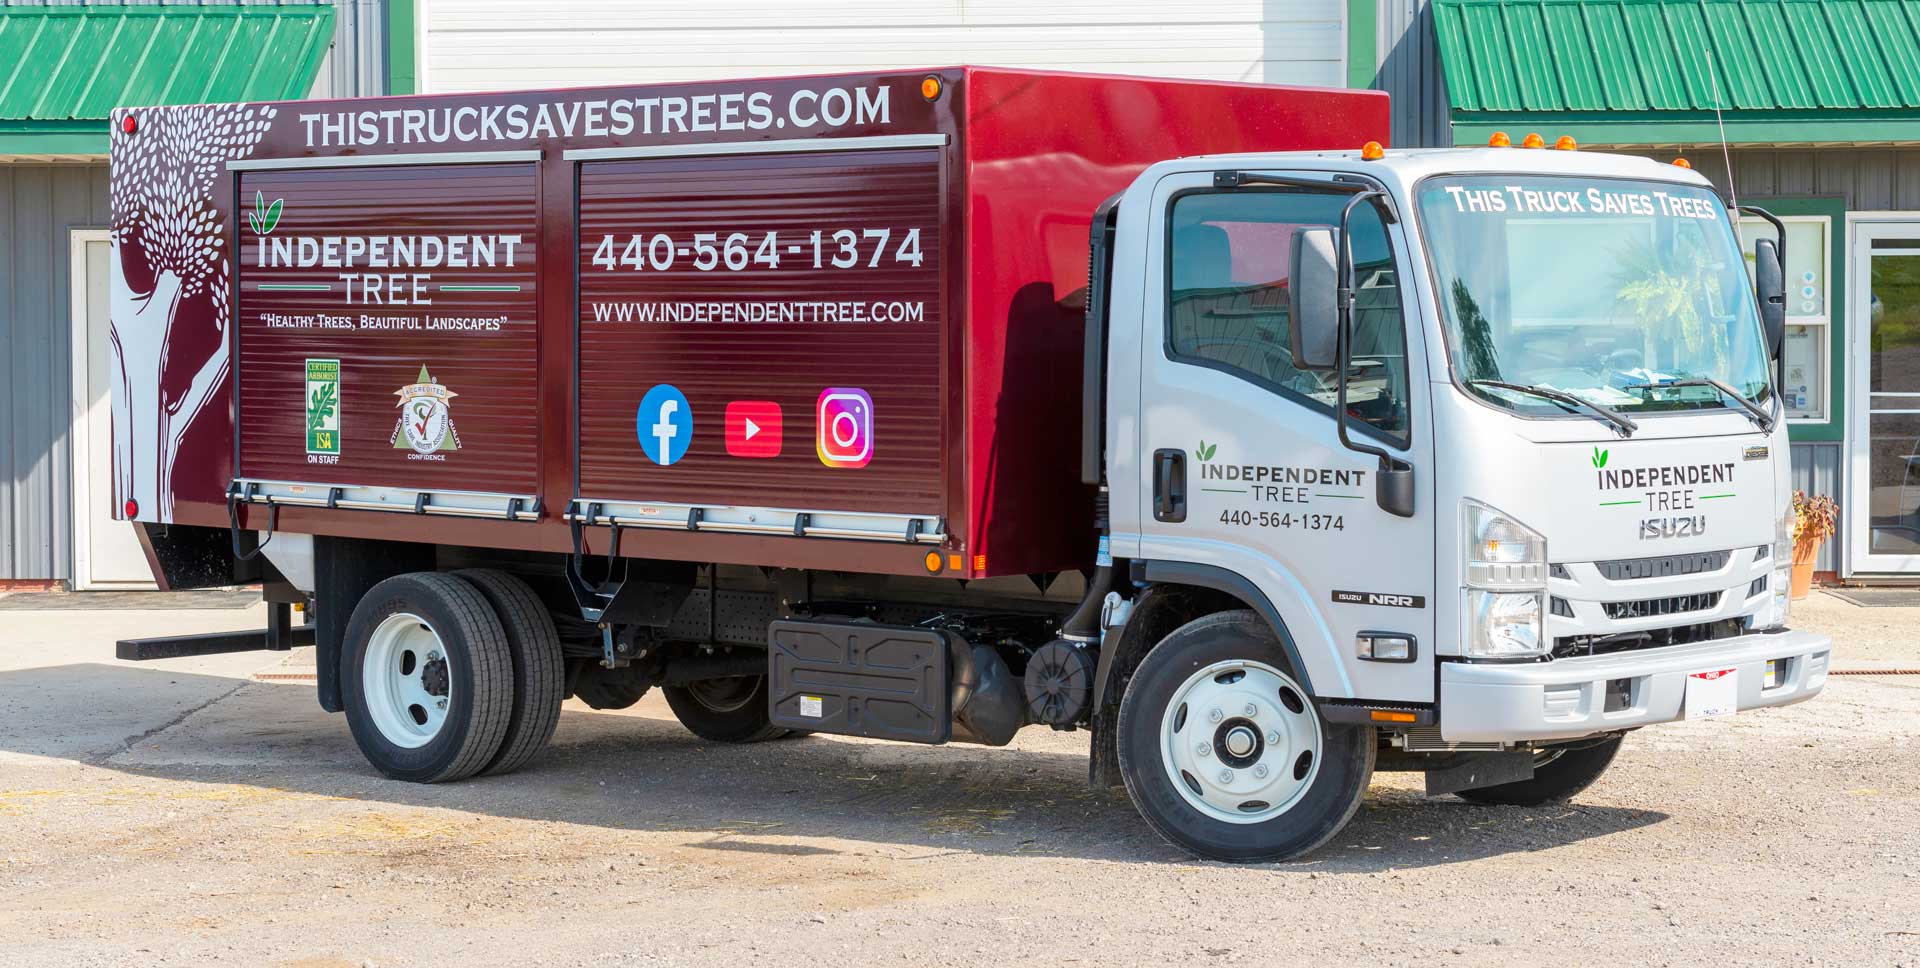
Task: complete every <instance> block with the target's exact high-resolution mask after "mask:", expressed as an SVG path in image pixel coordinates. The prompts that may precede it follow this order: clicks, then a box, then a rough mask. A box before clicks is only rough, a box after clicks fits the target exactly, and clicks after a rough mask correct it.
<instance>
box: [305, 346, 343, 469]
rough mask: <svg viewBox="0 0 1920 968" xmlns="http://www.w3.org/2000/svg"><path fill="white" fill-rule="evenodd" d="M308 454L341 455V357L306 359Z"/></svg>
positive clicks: (312, 455)
mask: <svg viewBox="0 0 1920 968" xmlns="http://www.w3.org/2000/svg"><path fill="white" fill-rule="evenodd" d="M307 455H308V456H309V457H316V456H319V457H338V456H339V455H340V361H339V360H308V361H307Z"/></svg>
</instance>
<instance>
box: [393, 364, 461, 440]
mask: <svg viewBox="0 0 1920 968" xmlns="http://www.w3.org/2000/svg"><path fill="white" fill-rule="evenodd" d="M394 395H395V396H397V397H399V398H400V422H399V424H398V425H396V426H395V427H394V428H393V446H394V447H395V448H397V449H404V448H409V447H410V448H412V449H413V451H414V453H416V454H420V455H423V456H425V455H432V454H437V453H439V452H440V451H446V450H459V449H460V434H459V432H458V431H456V430H454V429H453V415H452V414H451V413H449V412H448V410H447V401H449V400H452V399H453V398H454V397H457V396H459V394H457V393H454V392H453V391H451V390H448V389H447V388H446V387H444V386H441V385H440V384H438V383H435V382H433V377H432V375H431V374H429V373H427V368H426V367H425V366H422V367H421V368H420V377H419V380H418V381H417V382H414V383H410V384H408V385H406V386H403V387H401V388H400V389H398V390H395V391H394Z"/></svg>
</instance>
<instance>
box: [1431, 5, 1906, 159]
mask: <svg viewBox="0 0 1920 968" xmlns="http://www.w3.org/2000/svg"><path fill="white" fill-rule="evenodd" d="M1433 17H1434V31H1435V34H1436V36H1437V38H1438V40H1439V45H1440V58H1441V63H1442V66H1443V69H1444V71H1445V76H1446V82H1447V97H1448V99H1449V101H1450V102H1451V104H1452V108H1453V123H1454V138H1455V141H1456V142H1458V143H1462V144H1464V143H1470V142H1472V141H1478V140H1483V139H1484V138H1485V137H1486V134H1487V133H1488V132H1490V131H1492V130H1494V129H1496V128H1506V127H1516V126H1518V127H1524V126H1527V125H1532V126H1534V127H1539V128H1541V129H1542V130H1543V131H1544V130H1545V129H1547V128H1551V129H1552V133H1553V134H1554V135H1558V134H1573V135H1574V136H1575V137H1576V138H1577V139H1578V140H1580V141H1582V142H1593V143H1602V144H1670V143H1703V142H1717V141H1719V138H1720V136H1719V125H1718V124H1717V123H1716V121H1715V117H1714V108H1715V107H1716V106H1717V107H1719V108H1720V109H1721V112H1722V116H1723V118H1722V119H1723V120H1724V122H1725V124H1726V133H1727V140H1729V141H1732V142H1736V143H1804V142H1814V141H1842V142H1860V141H1908V140H1920V115H1916V114H1915V109H1916V108H1920V0H1747V2H1741V0H1434V3H1433ZM1582 135H1585V136H1584V137H1582ZM1515 140H1518V137H1517V135H1516V136H1515Z"/></svg>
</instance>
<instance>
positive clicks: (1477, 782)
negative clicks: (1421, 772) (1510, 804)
mask: <svg viewBox="0 0 1920 968" xmlns="http://www.w3.org/2000/svg"><path fill="white" fill-rule="evenodd" d="M1531 779H1533V751H1532V750H1508V751H1506V752H1502V753H1468V754H1465V755H1463V756H1462V757H1460V758H1459V759H1458V760H1457V761H1455V762H1454V763H1453V765H1451V766H1445V767H1442V768H1440V769H1437V770H1428V771H1427V796H1430V797H1437V796H1440V795H1442V794H1446V793H1459V792H1460V791H1461V790H1476V789H1479V788H1480V787H1490V786H1499V785H1500V784H1502V783H1518V782H1520V781H1521V780H1531Z"/></svg>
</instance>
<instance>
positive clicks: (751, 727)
mask: <svg viewBox="0 0 1920 968" xmlns="http://www.w3.org/2000/svg"><path fill="white" fill-rule="evenodd" d="M665 691H666V694H667V705H668V706H671V707H673V715H674V716H675V717H677V718H678V719H679V720H680V725H682V726H685V727H686V728H687V729H688V730H690V731H691V732H692V733H693V735H695V736H698V737H700V738H701V739H704V740H711V741H713V742H715V743H759V742H763V741H766V740H770V739H779V738H780V737H782V736H785V735H787V734H788V733H789V732H791V731H790V730H788V729H785V728H783V727H780V726H775V725H773V724H772V723H770V722H769V721H768V720H769V715H768V709H767V677H766V676H739V677H735V678H729V679H702V680H700V681H698V682H691V683H688V684H686V685H684V686H667V687H666V689H665Z"/></svg>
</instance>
